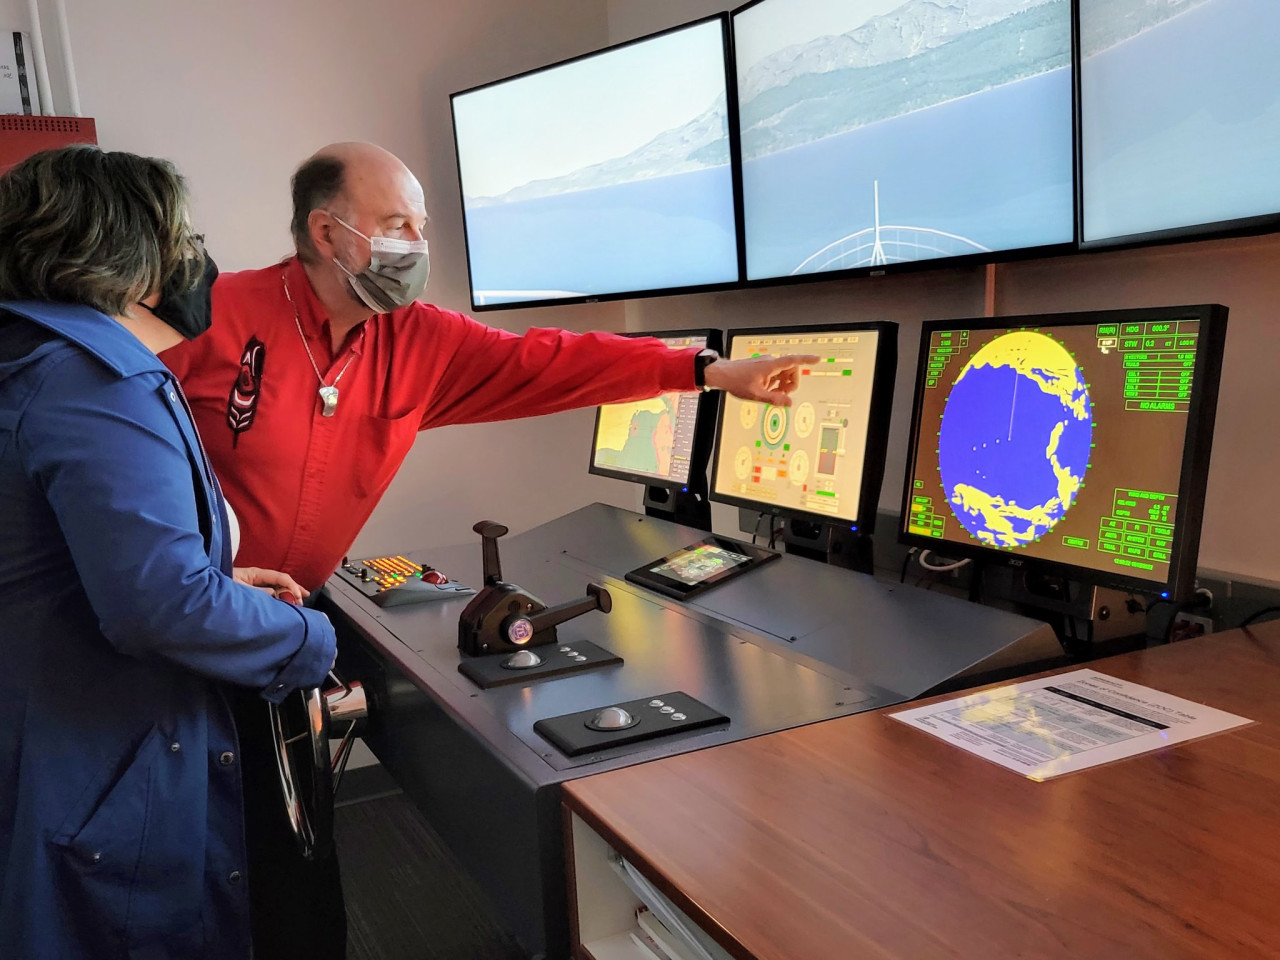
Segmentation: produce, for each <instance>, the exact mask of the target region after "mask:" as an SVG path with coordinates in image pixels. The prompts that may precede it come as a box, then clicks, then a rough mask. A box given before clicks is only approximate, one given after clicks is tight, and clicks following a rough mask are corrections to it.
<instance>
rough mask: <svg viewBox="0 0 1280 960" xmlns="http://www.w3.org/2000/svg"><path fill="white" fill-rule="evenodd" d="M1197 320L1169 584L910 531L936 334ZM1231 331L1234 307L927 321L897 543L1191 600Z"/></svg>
mask: <svg viewBox="0 0 1280 960" xmlns="http://www.w3.org/2000/svg"><path fill="white" fill-rule="evenodd" d="M1192 316H1194V317H1195V318H1196V319H1198V320H1199V321H1200V336H1199V337H1198V339H1197V343H1196V360H1195V363H1196V366H1195V377H1194V379H1193V381H1192V387H1191V398H1190V407H1189V410H1188V416H1187V430H1186V434H1185V438H1184V440H1183V449H1182V466H1181V473H1180V476H1179V479H1178V506H1177V512H1176V514H1175V519H1174V535H1173V546H1172V548H1171V549H1170V552H1169V574H1168V577H1167V578H1166V579H1165V580H1164V581H1159V580H1150V579H1146V578H1143V577H1135V576H1126V575H1125V574H1122V573H1118V572H1112V571H1108V570H1100V569H1097V568H1095V567H1088V566H1083V565H1078V564H1070V563H1063V562H1061V561H1056V560H1045V559H1041V558H1038V557H1034V556H1030V555H1028V554H1026V553H1025V552H1022V551H1013V550H1002V549H999V548H994V547H985V546H982V545H980V544H976V543H973V542H971V541H958V540H939V539H936V538H933V537H926V536H922V535H920V534H913V533H908V532H907V529H906V522H905V519H904V518H905V517H907V516H909V511H910V506H911V497H912V491H913V487H912V484H913V481H914V480H915V475H916V459H917V455H918V450H919V446H920V420H921V417H922V415H923V400H924V389H925V388H924V381H925V376H924V372H925V371H926V370H927V369H928V356H929V344H930V339H931V337H932V336H933V334H934V332H936V331H939V330H955V329H959V328H964V329H968V330H1014V329H1023V328H1035V327H1053V326H1094V325H1096V324H1103V323H1117V324H1119V323H1125V322H1134V321H1138V320H1142V321H1144V322H1150V321H1152V320H1163V319H1170V320H1172V319H1187V318H1189V317H1192ZM1226 332H1227V308H1226V307H1224V306H1221V305H1220V304H1192V305H1187V306H1173V307H1151V308H1149V309H1123V310H1091V311H1083V312H1073V313H1057V314H1026V315H1019V316H1005V317H983V318H967V319H966V318H961V319H958V320H929V321H925V323H924V324H923V325H922V327H921V331H920V352H919V358H918V360H917V364H916V376H915V387H914V395H913V398H912V407H911V432H910V434H909V436H908V448H907V469H906V476H905V477H904V479H903V490H902V505H901V513H900V515H899V518H898V542H899V543H901V544H903V545H905V546H909V547H916V548H919V549H925V550H932V551H935V552H937V553H940V554H942V555H944V556H947V557H957V558H964V559H971V560H974V561H984V562H991V563H999V564H1004V565H1007V566H1015V567H1030V568H1034V569H1037V570H1042V571H1044V572H1045V573H1046V574H1048V575H1051V576H1057V577H1063V578H1066V579H1071V580H1077V581H1079V582H1082V583H1088V584H1094V585H1097V586H1101V587H1112V588H1115V589H1118V590H1125V591H1128V592H1131V593H1137V594H1159V595H1160V596H1162V597H1164V598H1166V599H1170V598H1171V599H1173V600H1175V601H1177V600H1184V599H1186V598H1187V597H1189V596H1190V595H1191V594H1192V593H1193V592H1194V590H1195V577H1196V560H1197V558H1198V556H1199V551H1200V527H1201V522H1202V520H1203V517H1204V496H1205V489H1206V487H1207V485H1208V479H1209V454H1210V450H1211V448H1212V444H1213V429H1214V421H1215V418H1216V414H1217V405H1218V385H1219V381H1220V379H1221V371H1222V352H1223V347H1224V345H1225V342H1226Z"/></svg>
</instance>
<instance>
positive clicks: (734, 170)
mask: <svg viewBox="0 0 1280 960" xmlns="http://www.w3.org/2000/svg"><path fill="white" fill-rule="evenodd" d="M711 21H719V22H720V24H721V27H720V38H721V46H722V49H723V51H724V70H725V112H726V123H727V125H728V132H729V168H730V179H731V183H732V189H733V233H734V244H735V248H736V253H737V270H738V276H737V278H736V279H733V280H726V281H723V282H718V283H706V284H696V285H692V286H673V287H657V288H653V289H638V290H617V291H611V292H609V293H594V294H589V295H586V296H581V297H551V298H544V299H530V300H519V301H504V302H502V303H477V302H476V296H475V286H474V284H473V283H472V282H471V240H470V236H469V232H468V225H467V210H466V202H465V200H464V197H463V190H462V156H461V153H460V151H459V149H458V123H457V115H456V112H455V111H454V107H453V103H454V100H455V99H456V98H458V97H462V96H466V95H467V94H470V93H476V92H478V91H480V90H485V89H488V88H489V87H496V86H498V85H500V84H504V83H508V82H510V81H513V80H520V79H522V78H525V77H530V76H533V75H535V74H538V73H543V72H545V71H548V70H554V69H556V68H558V67H564V66H568V65H569V64H572V63H578V62H580V61H583V60H589V59H591V58H592V57H598V56H602V55H604V54H607V53H612V52H613V51H616V50H620V49H623V48H624V47H630V46H634V45H636V44H640V43H645V42H646V41H649V40H655V39H658V38H659V37H663V36H666V35H667V34H671V33H677V32H679V31H681V30H686V29H689V28H691V27H695V26H699V25H701V24H704V23H709V22H711ZM730 31H731V26H730V22H729V14H728V13H727V12H726V13H716V14H712V15H710V16H706V17H700V18H698V19H696V20H690V21H688V22H687V23H681V24H678V25H676V26H674V27H668V28H667V29H665V30H659V31H657V32H655V33H649V34H646V35H644V36H642V37H636V38H634V39H632V40H626V41H623V42H622V43H615V44H612V45H610V46H607V47H603V48H601V49H598V50H591V51H589V52H587V53H583V54H579V55H578V56H576V57H569V58H568V59H565V60H558V61H556V62H555V63H549V64H546V65H545V66H541V67H536V68H534V69H532V70H526V71H524V72H523V73H516V74H512V75H511V76H509V77H501V78H499V79H497V80H491V81H489V82H487V83H482V84H479V85H477V86H474V87H469V88H467V89H466V90H459V91H457V92H456V93H451V94H450V95H449V120H450V126H451V129H452V131H453V156H454V168H455V169H456V170H457V171H458V204H459V210H460V212H461V214H462V241H463V248H464V250H465V252H466V259H467V295H468V297H469V298H470V301H471V309H472V310H473V311H474V312H477V313H482V312H485V311H489V310H523V309H525V308H527V307H546V306H558V305H566V304H576V303H607V302H610V301H614V300H631V299H639V298H648V297H663V296H678V295H681V294H688V293H714V292H717V291H722V290H736V289H739V288H740V287H741V286H742V281H743V279H744V278H745V277H746V245H745V241H744V234H743V227H742V165H741V163H740V161H739V156H740V153H739V149H738V86H737V84H738V71H737V68H736V66H735V65H734V60H733V42H732V37H731V33H730Z"/></svg>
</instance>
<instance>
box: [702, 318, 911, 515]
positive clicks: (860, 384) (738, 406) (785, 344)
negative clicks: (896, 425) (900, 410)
mask: <svg viewBox="0 0 1280 960" xmlns="http://www.w3.org/2000/svg"><path fill="white" fill-rule="evenodd" d="M762 354H771V355H774V356H782V355H786V354H811V355H815V356H817V357H818V358H819V359H818V362H817V363H814V364H811V365H807V366H805V367H802V368H801V370H800V378H799V385H798V386H797V387H796V390H795V392H794V393H793V394H792V395H791V406H790V407H776V406H772V405H770V404H766V403H754V402H751V401H746V400H739V399H738V398H736V397H733V396H730V395H728V394H725V395H724V397H723V398H722V400H721V405H720V417H719V424H718V429H717V432H716V446H715V451H714V453H713V455H712V464H713V467H712V481H711V498H712V499H713V500H719V501H722V502H724V503H731V504H736V505H737V506H740V507H746V508H748V509H751V510H758V511H760V512H761V513H762V514H772V515H777V516H780V517H783V518H786V519H790V520H804V521H810V522H818V523H823V524H831V525H837V526H840V527H844V528H846V529H852V530H855V531H857V532H860V533H870V532H871V530H872V528H873V526H874V522H875V513H876V505H877V501H878V500H879V495H880V482H881V479H882V478H883V475H884V454H885V443H886V436H887V432H888V429H887V428H888V421H889V411H890V402H891V398H892V393H893V378H894V371H895V368H896V365H897V326H896V325H895V324H892V323H881V322H876V323H850V324H825V325H811V326H787V327H769V328H757V329H742V330H731V331H729V342H728V356H729V357H730V358H731V359H734V360H739V359H743V358H747V357H753V356H758V355H762Z"/></svg>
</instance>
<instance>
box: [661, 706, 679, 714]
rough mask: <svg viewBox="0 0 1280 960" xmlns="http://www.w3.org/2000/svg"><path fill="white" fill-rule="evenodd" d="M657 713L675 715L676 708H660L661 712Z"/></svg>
mask: <svg viewBox="0 0 1280 960" xmlns="http://www.w3.org/2000/svg"><path fill="white" fill-rule="evenodd" d="M659 712H660V713H675V712H676V708H675V707H663V708H662V710H661V711H659Z"/></svg>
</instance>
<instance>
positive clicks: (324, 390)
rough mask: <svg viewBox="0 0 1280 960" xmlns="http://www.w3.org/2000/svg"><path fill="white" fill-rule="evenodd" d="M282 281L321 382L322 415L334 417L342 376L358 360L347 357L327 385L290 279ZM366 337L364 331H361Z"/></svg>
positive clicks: (296, 322)
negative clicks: (352, 362) (312, 351)
mask: <svg viewBox="0 0 1280 960" xmlns="http://www.w3.org/2000/svg"><path fill="white" fill-rule="evenodd" d="M280 279H281V280H282V281H283V283H284V296H285V299H286V300H288V301H289V306H291V307H293V322H294V324H295V325H296V326H297V328H298V336H300V337H301V338H302V346H303V349H305V350H306V351H307V359H308V360H310V361H311V369H312V370H314V371H315V372H316V379H317V380H319V381H320V390H319V391H318V392H319V394H320V404H321V407H320V415H321V416H324V417H332V416H333V414H334V411H336V410H337V409H338V381H339V380H341V379H342V375H343V374H344V373H346V372H347V367H349V366H351V361H352V360H354V359H355V358H356V355H355V354H354V353H352V354H351V356H349V357H347V362H346V363H344V364H343V365H342V369H341V370H339V371H338V375H337V376H336V377H334V378H333V383H331V384H326V383H325V382H324V376H323V375H322V374H321V373H320V367H319V366H318V365H317V364H316V358H315V356H314V355H313V354H312V353H311V345H310V344H309V343H307V335H306V334H305V333H303V332H302V320H301V318H300V317H299V316H298V305H297V304H296V303H294V302H293V296H292V295H291V294H290V293H289V279H288V278H287V277H286V276H285V275H284V274H281V275H280ZM360 334H361V336H364V331H363V330H361V331H360Z"/></svg>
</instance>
